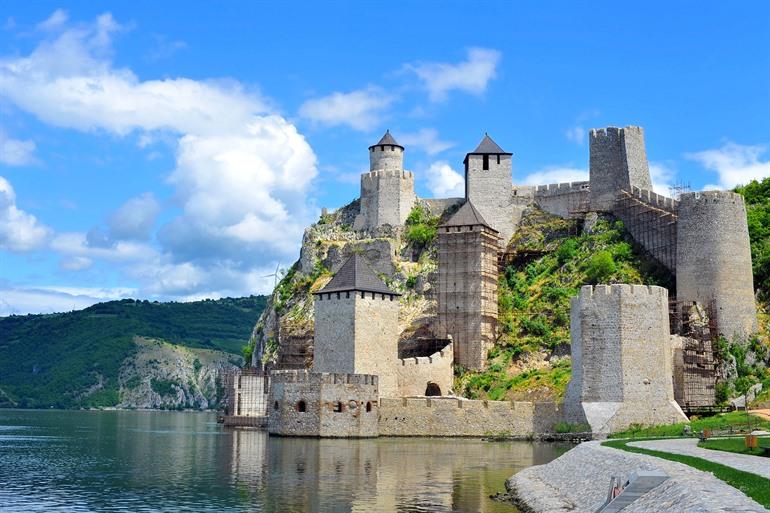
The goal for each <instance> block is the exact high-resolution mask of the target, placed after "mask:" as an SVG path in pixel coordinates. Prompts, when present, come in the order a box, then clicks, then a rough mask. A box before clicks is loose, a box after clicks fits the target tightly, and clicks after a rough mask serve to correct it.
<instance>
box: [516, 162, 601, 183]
mask: <svg viewBox="0 0 770 513" xmlns="http://www.w3.org/2000/svg"><path fill="white" fill-rule="evenodd" d="M585 180H588V170H587V169H581V168H577V167H570V166H549V167H545V168H543V169H541V170H539V171H535V172H534V173H530V174H528V175H526V176H525V177H524V185H547V184H552V183H566V182H582V181H585Z"/></svg>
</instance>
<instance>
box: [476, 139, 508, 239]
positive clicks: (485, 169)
mask: <svg viewBox="0 0 770 513" xmlns="http://www.w3.org/2000/svg"><path fill="white" fill-rule="evenodd" d="M463 164H465V199H466V200H467V201H472V202H473V205H474V206H475V207H476V208H477V209H478V211H479V212H480V213H481V215H483V216H484V219H486V220H487V221H488V222H489V224H488V226H489V227H491V228H492V229H494V230H496V231H497V232H498V234H499V235H500V238H501V239H502V241H501V242H502V246H503V247H505V246H506V245H507V244H508V241H509V240H510V238H511V236H512V235H513V232H514V231H515V229H516V227H515V219H514V210H515V209H514V204H513V183H512V180H513V178H512V171H511V154H510V153H507V152H505V151H504V150H503V149H502V148H501V147H500V146H498V145H497V143H496V142H495V141H493V140H492V138H491V137H489V135H488V134H484V138H483V139H482V140H481V142H480V143H479V145H478V146H477V147H476V149H475V150H473V151H472V152H471V153H468V154H467V155H466V156H465V160H464V161H463Z"/></svg>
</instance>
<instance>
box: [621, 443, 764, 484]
mask: <svg viewBox="0 0 770 513" xmlns="http://www.w3.org/2000/svg"><path fill="white" fill-rule="evenodd" d="M628 445H630V446H633V447H641V448H642V449H650V450H653V451H662V452H668V453H671V454H682V455H685V456H695V457H696V458H701V459H704V460H707V461H711V462H713V463H719V464H721V465H726V466H728V467H732V468H734V469H738V470H743V471H744V472H751V473H752V474H757V475H759V476H762V477H766V478H768V479H770V459H768V458H764V457H762V456H751V455H750V454H736V453H732V452H725V451H715V450H713V449H703V448H702V447H698V439H697V438H676V439H672V440H645V441H644V442H629V443H628Z"/></svg>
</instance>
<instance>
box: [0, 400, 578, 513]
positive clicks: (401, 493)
mask: <svg viewBox="0 0 770 513" xmlns="http://www.w3.org/2000/svg"><path fill="white" fill-rule="evenodd" d="M567 448H568V446H565V445H561V446H559V445H554V444H538V443H528V442H494V443H492V442H483V441H480V440H470V439H417V438H410V439H403V438H402V439H399V438H389V439H388V438H381V439H373V440H315V439H289V438H275V437H273V438H270V437H268V436H267V434H266V433H264V432H260V431H232V430H227V429H224V428H222V427H221V426H220V425H218V424H217V423H216V419H215V416H214V415H213V414H210V413H170V412H169V413H165V412H135V411H134V412H131V411H104V412H86V411H29V410H27V411H24V410H0V511H4V512H5V511H14V512H15V511H19V512H27V511H33V512H35V511H46V512H49V511H67V512H81V511H121V512H145V511H203V512H230V511H260V512H261V511H265V512H272V511H276V512H277V511H292V512H293V511H354V512H371V511H383V512H394V511H399V512H413V511H415V512H416V511H429V512H438V511H462V512H476V511H485V512H503V511H507V512H511V511H514V510H513V508H511V507H510V506H507V505H505V504H501V503H497V502H494V501H492V500H490V499H489V495H490V494H493V493H496V492H498V491H502V490H503V489H504V482H505V479H506V478H508V476H510V475H511V474H513V473H515V472H517V471H518V470H520V469H522V468H524V467H528V466H530V465H536V464H541V463H546V462H548V461H550V460H552V459H554V458H556V457H557V456H559V455H560V454H561V453H563V452H564V451H565V450H566V449H567Z"/></svg>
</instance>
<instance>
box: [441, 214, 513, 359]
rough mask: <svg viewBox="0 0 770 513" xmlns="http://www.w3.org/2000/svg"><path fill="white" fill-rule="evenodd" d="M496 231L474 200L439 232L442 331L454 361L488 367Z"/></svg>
mask: <svg viewBox="0 0 770 513" xmlns="http://www.w3.org/2000/svg"><path fill="white" fill-rule="evenodd" d="M499 250H500V243H499V237H498V235H497V231H496V230H495V229H493V228H491V227H490V226H489V225H488V224H487V222H486V221H485V220H484V218H483V217H482V216H481V213H480V212H479V211H478V210H476V208H475V207H474V205H473V203H472V202H471V201H466V202H465V204H463V206H462V207H460V210H458V211H457V212H456V213H455V215H453V216H452V217H451V218H450V219H449V221H447V222H446V224H443V225H441V226H439V231H438V279H439V281H438V323H439V329H438V331H439V336H442V337H446V336H448V335H451V336H452V339H453V340H454V356H455V362H456V363H459V364H460V365H464V366H465V367H467V368H469V369H474V370H479V369H483V368H484V367H485V366H486V362H487V352H488V351H489V350H490V349H491V348H492V346H493V345H494V343H495V337H496V329H497V286H498V284H497V279H498V267H497V265H498V264H497V253H498V251H499Z"/></svg>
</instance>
